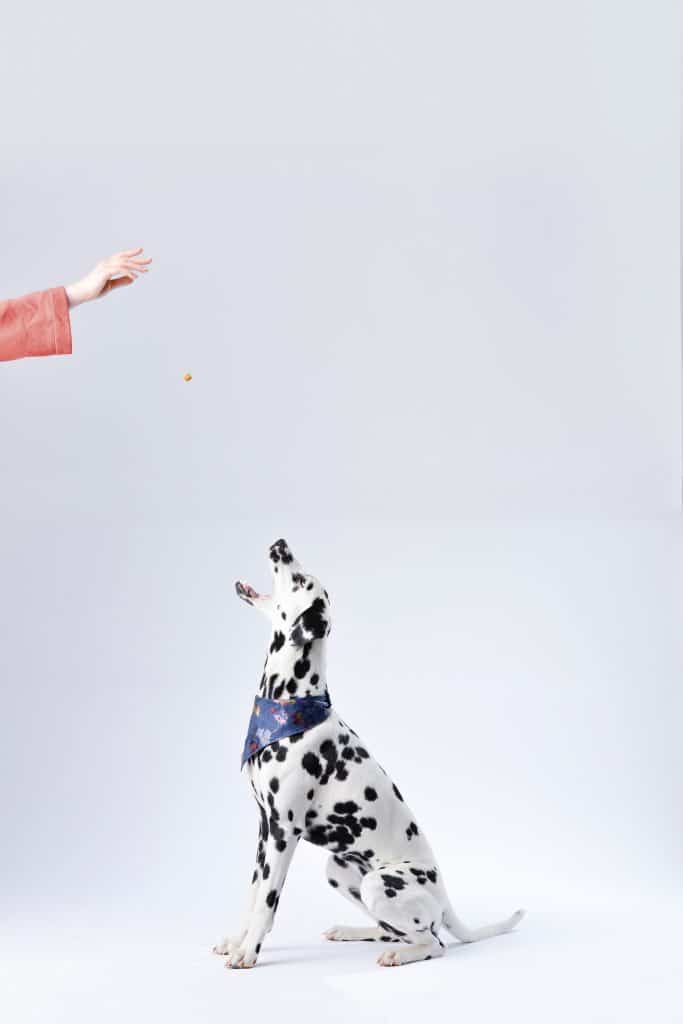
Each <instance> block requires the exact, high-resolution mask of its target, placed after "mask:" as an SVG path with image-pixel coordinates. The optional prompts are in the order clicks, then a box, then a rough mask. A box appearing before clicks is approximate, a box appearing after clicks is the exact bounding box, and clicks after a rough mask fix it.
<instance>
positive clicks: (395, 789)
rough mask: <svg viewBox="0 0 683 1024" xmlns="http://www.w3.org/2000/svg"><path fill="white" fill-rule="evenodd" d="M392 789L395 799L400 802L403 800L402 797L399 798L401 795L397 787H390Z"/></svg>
mask: <svg viewBox="0 0 683 1024" xmlns="http://www.w3.org/2000/svg"><path fill="white" fill-rule="evenodd" d="M392 789H393V791H394V796H395V797H397V798H398V799H399V800H401V801H402V800H403V797H402V796H401V793H400V791H399V789H398V787H397V786H394V785H392Z"/></svg>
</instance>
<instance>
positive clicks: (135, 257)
mask: <svg viewBox="0 0 683 1024" xmlns="http://www.w3.org/2000/svg"><path fill="white" fill-rule="evenodd" d="M141 253H142V247H140V248H139V249H126V250H125V252H117V253H115V255H114V256H109V257H108V258H107V259H106V260H100V262H99V263H97V264H96V265H95V266H94V267H93V269H92V270H91V271H90V273H89V274H86V275H85V277H82V278H81V280H80V281H76V283H75V284H70V285H68V286H67V287H66V289H65V291H66V297H67V299H68V300H69V306H80V304H81V303H82V302H90V301H91V300H92V299H99V298H100V297H101V296H102V295H107V293H108V292H111V291H113V290H114V289H115V288H121V287H123V286H124V285H127V284H132V283H133V281H135V280H136V278H137V276H138V274H146V273H147V267H148V265H149V264H150V263H151V262H152V261H151V259H143V258H141Z"/></svg>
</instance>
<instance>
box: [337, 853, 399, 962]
mask: <svg viewBox="0 0 683 1024" xmlns="http://www.w3.org/2000/svg"><path fill="white" fill-rule="evenodd" d="M368 871H369V868H368V867H367V865H366V864H365V863H364V862H363V858H362V857H361V856H360V855H358V856H357V857H354V858H352V859H349V858H347V857H344V856H338V855H337V854H333V855H332V856H331V857H330V858H329V860H328V861H327V881H328V882H329V883H330V885H331V886H332V888H333V889H336V890H337V892H339V893H340V894H341V895H342V896H343V897H344V899H347V900H348V901H349V903H353V904H354V906H356V907H358V908H359V909H360V910H362V911H364V913H366V914H369V911H368V908H367V907H366V906H365V904H364V903H363V900H362V899H361V895H360V887H361V882H362V881H363V876H364V875H366V874H367V873H368ZM323 938H325V939H329V940H330V942H398V939H397V938H395V937H394V936H392V935H390V934H389V932H387V931H385V930H384V929H383V928H377V927H375V928H357V927H352V926H347V925H342V924H336V925H334V926H333V927H332V928H328V929H327V931H326V932H323Z"/></svg>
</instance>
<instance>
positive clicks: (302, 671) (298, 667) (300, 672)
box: [294, 658, 311, 679]
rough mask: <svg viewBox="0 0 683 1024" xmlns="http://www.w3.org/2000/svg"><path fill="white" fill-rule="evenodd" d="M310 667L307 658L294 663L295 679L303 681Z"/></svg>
mask: <svg viewBox="0 0 683 1024" xmlns="http://www.w3.org/2000/svg"><path fill="white" fill-rule="evenodd" d="M310 667H311V663H310V661H309V660H308V658H300V659H299V661H297V662H295V663H294V675H295V676H296V678H297V679H303V678H304V676H305V675H306V673H307V672H308V670H309V668H310Z"/></svg>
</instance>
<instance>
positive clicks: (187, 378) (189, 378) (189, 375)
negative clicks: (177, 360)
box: [183, 373, 192, 380]
mask: <svg viewBox="0 0 683 1024" xmlns="http://www.w3.org/2000/svg"><path fill="white" fill-rule="evenodd" d="M183 380H192V374H191V373H186V374H185V376H184V377H183Z"/></svg>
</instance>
